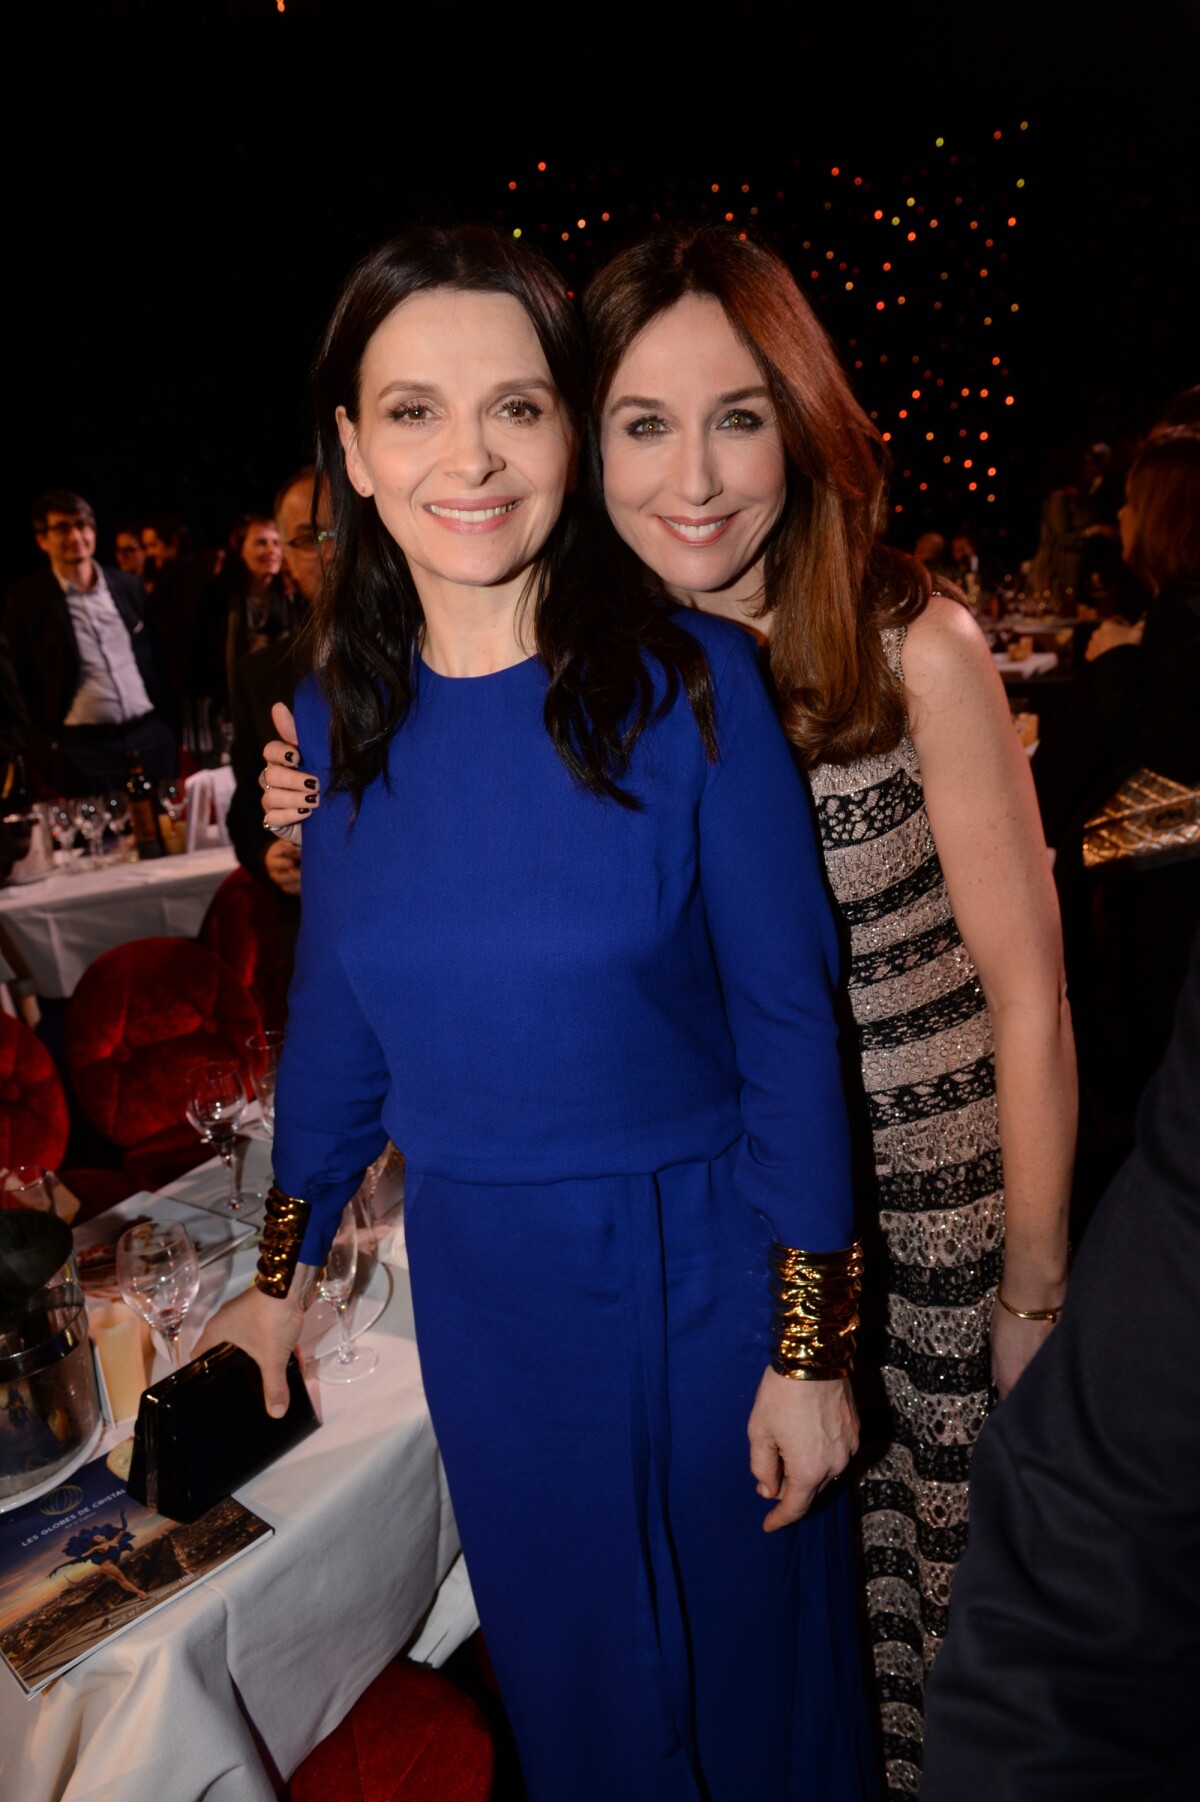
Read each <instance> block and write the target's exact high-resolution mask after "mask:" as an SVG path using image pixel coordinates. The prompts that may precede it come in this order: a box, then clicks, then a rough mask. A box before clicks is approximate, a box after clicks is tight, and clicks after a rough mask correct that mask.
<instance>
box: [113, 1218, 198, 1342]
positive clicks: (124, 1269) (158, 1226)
mask: <svg viewBox="0 0 1200 1802" xmlns="http://www.w3.org/2000/svg"><path fill="white" fill-rule="evenodd" d="M117 1281H118V1283H119V1284H120V1286H121V1294H122V1295H123V1297H124V1298H125V1300H126V1302H127V1303H128V1304H129V1306H130V1307H131V1308H132V1309H133V1311H134V1313H135V1314H140V1315H141V1317H142V1319H143V1320H144V1321H145V1322H146V1323H147V1325H148V1326H152V1327H156V1328H157V1329H158V1332H159V1333H160V1334H161V1335H162V1339H163V1342H164V1344H165V1345H166V1348H167V1357H168V1359H169V1360H170V1364H171V1369H172V1370H178V1369H179V1329H180V1327H181V1326H182V1325H183V1317H184V1315H185V1314H186V1313H187V1311H188V1309H189V1308H190V1307H191V1305H192V1303H193V1302H194V1301H195V1299H196V1292H197V1290H198V1289H199V1287H200V1265H199V1262H198V1260H197V1257H196V1247H195V1246H194V1245H193V1244H192V1242H191V1240H190V1239H189V1238H188V1236H187V1232H186V1230H185V1229H184V1228H183V1227H182V1226H181V1225H180V1224H179V1222H178V1221H177V1220H159V1221H142V1222H141V1224H140V1225H138V1226H130V1227H127V1228H126V1230H125V1231H124V1232H123V1233H122V1234H121V1237H120V1238H119V1239H118V1240H117Z"/></svg>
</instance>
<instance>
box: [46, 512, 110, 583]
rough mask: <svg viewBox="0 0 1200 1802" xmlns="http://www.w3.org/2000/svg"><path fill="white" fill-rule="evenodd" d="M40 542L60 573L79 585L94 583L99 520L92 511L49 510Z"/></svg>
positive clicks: (53, 567) (53, 566)
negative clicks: (93, 564) (95, 518)
mask: <svg viewBox="0 0 1200 1802" xmlns="http://www.w3.org/2000/svg"><path fill="white" fill-rule="evenodd" d="M37 541H38V545H39V546H40V548H41V549H42V550H43V551H45V553H46V555H47V557H49V559H50V566H51V568H52V569H53V571H54V573H55V575H56V576H58V577H60V578H61V580H63V581H64V582H72V583H74V584H75V585H76V586H77V587H81V588H89V587H90V586H91V583H92V558H93V557H94V556H95V554H96V522H95V520H94V519H93V518H92V516H91V514H90V513H48V514H47V515H46V525H45V529H44V530H43V531H41V532H39V533H37Z"/></svg>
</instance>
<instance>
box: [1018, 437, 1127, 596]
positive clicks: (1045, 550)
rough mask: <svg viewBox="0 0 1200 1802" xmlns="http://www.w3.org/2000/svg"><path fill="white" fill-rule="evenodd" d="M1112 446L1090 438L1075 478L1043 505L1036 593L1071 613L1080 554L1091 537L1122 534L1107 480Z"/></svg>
mask: <svg viewBox="0 0 1200 1802" xmlns="http://www.w3.org/2000/svg"><path fill="white" fill-rule="evenodd" d="M1111 460H1112V449H1111V447H1110V446H1109V445H1107V444H1102V443H1099V442H1097V443H1095V444H1089V445H1088V446H1087V448H1086V449H1085V450H1084V451H1083V453H1082V455H1081V456H1080V458H1079V461H1078V465H1077V467H1076V469H1075V470H1074V472H1073V473H1072V474H1071V476H1070V477H1069V479H1068V480H1067V481H1065V482H1063V483H1062V484H1061V485H1058V486H1056V487H1054V488H1053V489H1052V490H1051V492H1050V493H1049V494H1048V495H1047V496H1046V500H1045V503H1044V505H1043V507H1042V521H1041V529H1040V532H1039V536H1038V547H1037V550H1036V552H1035V553H1034V557H1033V561H1032V563H1031V565H1030V569H1029V587H1030V592H1031V595H1032V598H1033V599H1035V600H1045V601H1048V602H1049V604H1050V605H1051V606H1052V607H1053V608H1054V609H1055V611H1056V612H1061V613H1067V614H1071V613H1074V612H1075V609H1076V607H1077V606H1078V604H1079V601H1080V600H1081V599H1082V600H1083V601H1084V602H1085V604H1086V602H1087V595H1086V594H1081V592H1080V588H1081V582H1082V581H1083V579H1084V574H1085V573H1086V572H1081V569H1080V560H1081V558H1083V556H1084V549H1085V546H1086V545H1087V544H1088V541H1089V539H1091V538H1093V537H1096V536H1098V535H1099V536H1108V537H1112V538H1115V537H1116V524H1115V519H1114V518H1113V515H1114V513H1115V501H1114V500H1113V499H1112V497H1111V495H1110V492H1109V485H1108V481H1107V476H1108V469H1109V464H1110V462H1111Z"/></svg>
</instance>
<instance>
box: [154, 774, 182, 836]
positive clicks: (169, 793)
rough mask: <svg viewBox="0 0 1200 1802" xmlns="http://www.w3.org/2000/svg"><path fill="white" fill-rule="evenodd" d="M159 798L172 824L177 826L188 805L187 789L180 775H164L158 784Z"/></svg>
mask: <svg viewBox="0 0 1200 1802" xmlns="http://www.w3.org/2000/svg"><path fill="white" fill-rule="evenodd" d="M158 799H159V804H160V805H161V807H162V810H163V812H164V813H165V814H166V816H167V818H168V819H169V820H170V822H171V824H172V826H177V825H178V824H179V822H180V820H181V819H182V818H183V810H184V808H185V807H186V806H187V790H186V789H185V788H184V785H183V783H182V782H181V781H180V780H179V779H178V777H176V776H164V777H163V779H162V781H161V782H160V783H159V785H158Z"/></svg>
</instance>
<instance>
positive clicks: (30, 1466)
mask: <svg viewBox="0 0 1200 1802" xmlns="http://www.w3.org/2000/svg"><path fill="white" fill-rule="evenodd" d="M99 1418H100V1398H99V1395H98V1393H97V1390H96V1373H95V1369H94V1367H93V1364H92V1348H91V1344H90V1342H89V1340H88V1317H87V1305H86V1303H85V1301H84V1298H83V1291H82V1290H81V1289H80V1287H79V1285H78V1282H77V1281H76V1278H75V1264H74V1258H73V1256H72V1250H71V1234H70V1230H69V1228H67V1227H66V1225H65V1224H64V1223H63V1222H62V1221H61V1220H58V1219H56V1218H55V1217H54V1216H53V1215H46V1214H35V1213H32V1212H30V1211H28V1210H25V1209H14V1210H11V1211H6V1212H5V1213H2V1214H0V1501H4V1500H6V1499H7V1498H10V1497H12V1496H17V1495H21V1494H23V1493H24V1492H25V1491H26V1490H27V1489H33V1488H36V1487H37V1485H38V1484H40V1483H43V1482H45V1481H46V1480H47V1479H48V1478H50V1477H53V1476H55V1475H56V1474H57V1473H58V1472H59V1471H60V1470H65V1469H66V1467H67V1465H69V1464H70V1463H71V1462H72V1461H73V1460H74V1459H75V1458H77V1457H78V1455H79V1453H80V1452H81V1451H82V1450H83V1448H84V1447H85V1446H86V1445H87V1443H88V1441H89V1440H90V1439H91V1438H92V1435H93V1434H94V1433H95V1430H96V1425H97V1422H98V1421H99Z"/></svg>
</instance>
